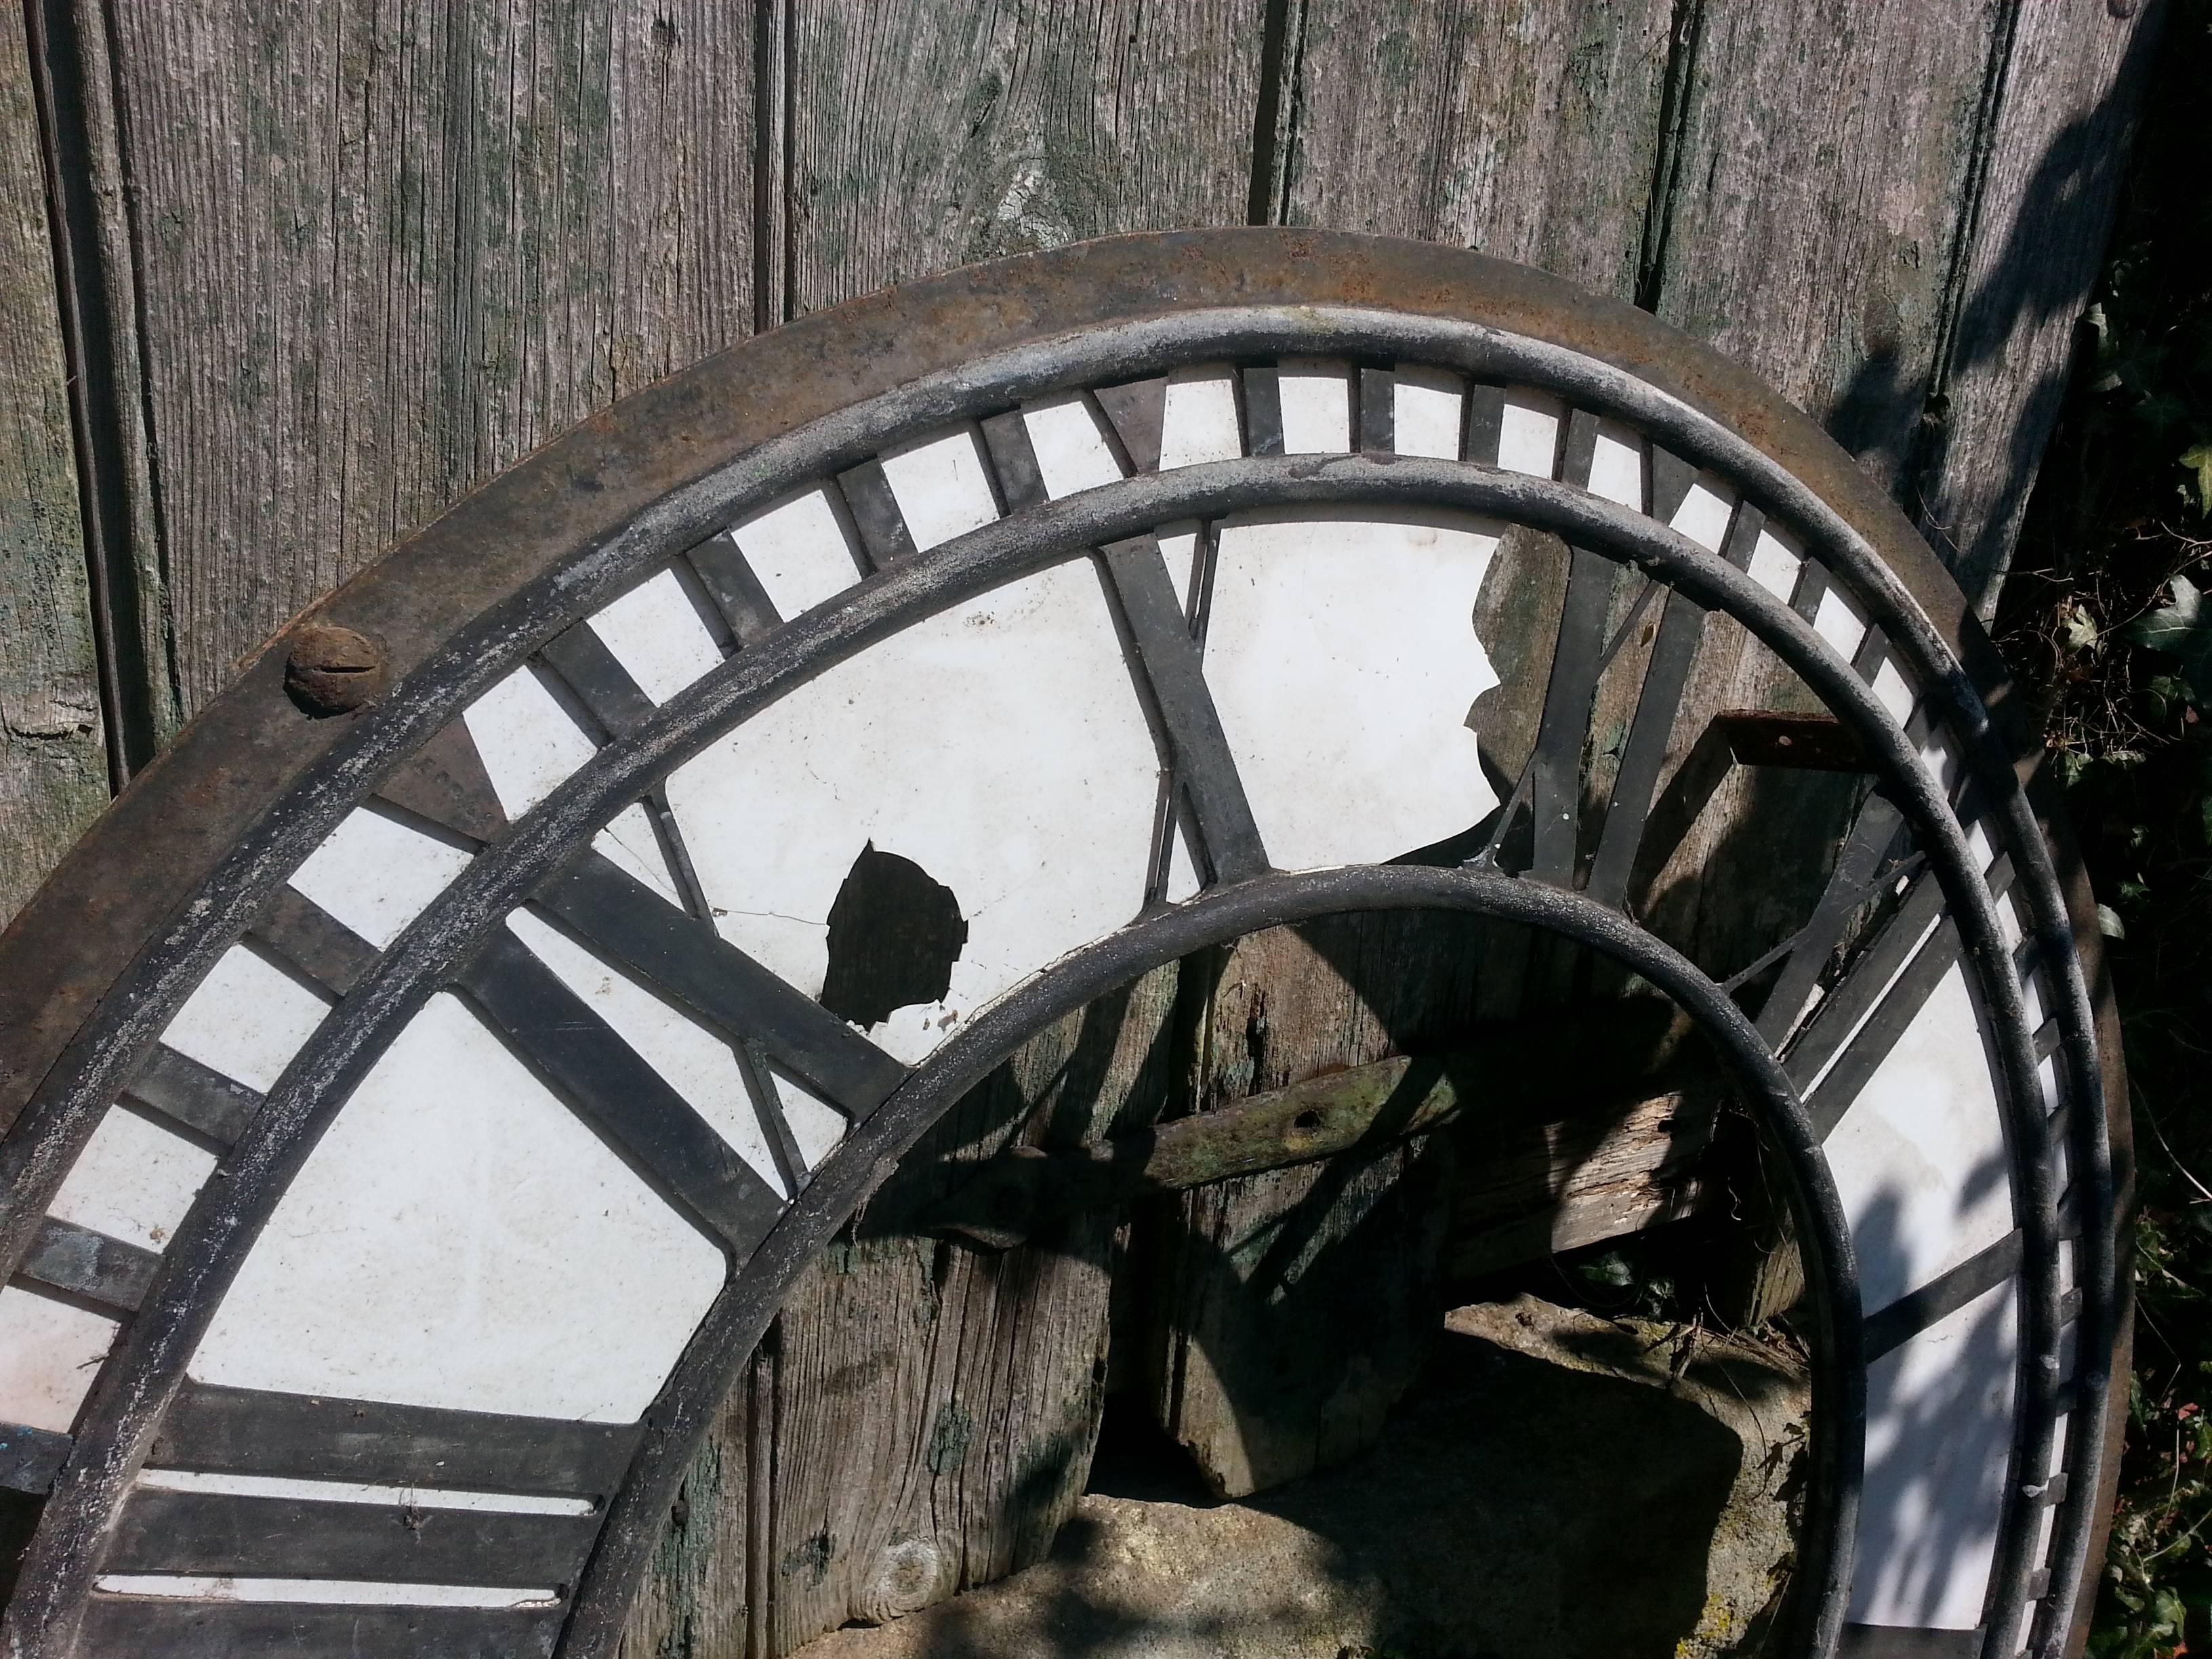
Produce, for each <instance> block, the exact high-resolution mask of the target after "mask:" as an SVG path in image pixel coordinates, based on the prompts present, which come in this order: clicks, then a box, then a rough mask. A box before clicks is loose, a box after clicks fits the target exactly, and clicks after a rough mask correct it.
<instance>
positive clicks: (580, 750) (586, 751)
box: [461, 663, 596, 818]
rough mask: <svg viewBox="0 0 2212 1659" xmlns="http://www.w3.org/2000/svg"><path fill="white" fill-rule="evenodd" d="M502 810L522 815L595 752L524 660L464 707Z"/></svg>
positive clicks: (516, 816)
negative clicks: (523, 662)
mask: <svg viewBox="0 0 2212 1659" xmlns="http://www.w3.org/2000/svg"><path fill="white" fill-rule="evenodd" d="M461 718H462V719H463V720H465V721H466V722H467V724H468V728H469V736H470V738H471V739H473V740H474V741H475V744H476V746H477V756H478V757H479V758H481V759H482V760H483V769H484V775H486V776H487V777H489V779H490V780H491V791H492V793H494V794H495V795H496V796H498V797H499V805H500V810H501V811H503V812H505V813H506V814H507V817H510V818H519V817H521V816H522V815H523V814H524V813H525V812H527V811H529V810H530V809H531V808H532V807H533V806H535V805H538V802H539V801H541V800H544V799H545V797H546V796H548V795H550V794H551V793H553V792H554V791H555V790H556V789H557V788H559V787H561V785H562V784H563V783H565V782H567V781H568V776H569V775H570V774H571V773H573V772H574V771H575V769H577V768H578V767H580V766H581V765H582V764H583V763H585V762H586V761H587V760H589V759H591V757H592V755H593V754H594V753H595V752H596V750H595V747H594V745H593V744H592V740H591V738H589V737H587V736H586V735H585V733H584V731H583V728H582V727H580V726H578V725H577V724H576V722H575V721H574V720H570V719H569V718H568V713H567V711H566V710H564V709H563V708H562V707H561V705H560V703H559V702H557V701H556V699H555V697H554V696H553V694H552V693H551V692H550V691H549V690H546V689H545V686H544V684H543V683H542V682H541V681H540V680H539V679H538V675H537V672H536V671H534V670H533V669H532V668H531V666H530V665H528V664H527V663H526V664H524V665H522V666H521V667H520V668H518V669H516V670H515V671H513V673H512V674H509V675H508V676H507V678H505V679H502V680H501V681H500V682H499V683H498V684H495V685H494V686H493V687H492V688H491V689H490V690H489V691H486V692H485V693H484V694H483V696H481V697H478V698H477V700H476V701H475V702H472V703H471V704H470V705H469V706H468V708H466V709H465V711H463V713H462V715H461Z"/></svg>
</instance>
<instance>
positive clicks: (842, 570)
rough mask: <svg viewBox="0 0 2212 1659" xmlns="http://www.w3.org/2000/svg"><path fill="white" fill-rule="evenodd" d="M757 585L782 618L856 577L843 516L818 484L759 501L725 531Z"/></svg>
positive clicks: (857, 564)
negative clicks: (764, 503)
mask: <svg viewBox="0 0 2212 1659" xmlns="http://www.w3.org/2000/svg"><path fill="white" fill-rule="evenodd" d="M730 537H731V539H732V540H733V541H735V542H736V543H737V544H738V551H739V552H741V553H743V554H744V556H745V562H746V563H747V564H749V565H750V566H751V567H752V572H753V574H754V575H755V576H757V578H759V580H760V585H761V586H763V588H765V589H767V590H768V596H769V599H772V600H774V601H775V609H776V613H777V614H778V615H779V616H781V617H786V618H789V617H796V616H798V615H799V613H800V612H802V611H811V610H812V609H813V608H814V607H815V606H816V605H820V604H821V603H822V602H823V600H825V599H834V598H835V597H836V595H838V594H840V593H842V592H844V591H845V590H846V589H847V588H848V587H851V586H854V584H855V583H857V582H858V581H859V580H860V560H859V558H858V557H857V556H855V555H854V550H853V539H852V535H851V532H850V531H849V530H848V528H847V526H846V524H845V520H844V516H843V514H842V513H840V512H839V511H838V509H837V507H836V504H835V503H833V502H832V501H830V499H829V491H828V490H827V489H825V488H823V486H821V485H818V484H817V485H816V486H815V487H813V488H812V489H803V490H801V491H799V493H798V494H797V495H787V496H786V497H785V498H784V499H783V500H781V501H776V502H774V503H772V504H771V505H769V506H768V507H763V508H762V509H761V510H760V511H759V512H757V513H754V514H753V515H752V516H751V517H750V518H749V519H746V520H744V521H743V522H741V523H739V524H738V526H736V527H735V528H733V529H732V531H731V532H730Z"/></svg>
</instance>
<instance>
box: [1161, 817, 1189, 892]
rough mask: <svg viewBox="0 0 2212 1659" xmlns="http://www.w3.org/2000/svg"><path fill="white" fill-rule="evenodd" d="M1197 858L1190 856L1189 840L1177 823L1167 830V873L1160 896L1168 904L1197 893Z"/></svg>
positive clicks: (1180, 825)
mask: <svg viewBox="0 0 2212 1659" xmlns="http://www.w3.org/2000/svg"><path fill="white" fill-rule="evenodd" d="M1198 888H1199V880H1198V860H1196V859H1194V858H1193V857H1192V856H1191V852H1190V841H1189V838H1188V837H1187V836H1185V835H1184V834H1183V832H1182V824H1181V823H1177V824H1176V825H1175V826H1174V828H1173V829H1170V830H1169V831H1168V875H1167V883H1166V885H1165V886H1164V888H1163V889H1162V890H1161V894H1160V896H1161V897H1162V898H1164V899H1165V900H1166V901H1167V902H1169V903H1170V904H1181V903H1182V902H1183V901H1184V900H1185V899H1187V898H1194V897H1196V896H1197V895H1198Z"/></svg>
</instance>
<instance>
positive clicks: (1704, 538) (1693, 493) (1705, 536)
mask: <svg viewBox="0 0 2212 1659" xmlns="http://www.w3.org/2000/svg"><path fill="white" fill-rule="evenodd" d="M1734 518H1735V502H1734V501H1731V500H1730V499H1729V497H1728V496H1727V495H1724V494H1723V493H1722V492H1721V491H1720V490H1717V489H1713V488H1712V487H1711V485H1710V484H1708V483H1706V482H1705V479H1704V478H1703V477H1700V478H1699V480H1698V481H1697V482H1696V483H1693V484H1692V485H1691V486H1690V488H1689V491H1688V493H1687V494H1686V495H1684V496H1683V497H1682V504H1681V505H1680V507H1676V508H1675V509H1674V518H1673V519H1672V520H1669V521H1668V527H1669V528H1670V529H1674V530H1678V531H1680V532H1681V533H1682V534H1683V535H1685V536H1687V537H1688V538H1690V539H1691V540H1692V541H1693V542H1695V543H1697V544H1698V545H1699V546H1700V547H1703V548H1707V549H1710V550H1711V551H1713V552H1715V553H1717V552H1719V551H1720V550H1721V546H1722V544H1723V543H1724V542H1726V541H1727V540H1728V532H1729V522H1730V520H1733V519H1734Z"/></svg>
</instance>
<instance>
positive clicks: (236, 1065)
mask: <svg viewBox="0 0 2212 1659" xmlns="http://www.w3.org/2000/svg"><path fill="white" fill-rule="evenodd" d="M328 1012H330V1005H329V1004H328V1003H326V1002H325V1001H324V1000H322V999H321V998H320V997H319V996H317V995H316V994H314V993H313V991H310V990H308V989H307V987H305V986H304V985H302V984H301V983H300V981H297V980H295V979H294V978H293V977H292V976H291V975H289V974H287V973H285V972H284V971H283V969H279V968H276V967H275V966H273V965H271V964H270V963H266V962H264V961H263V960H262V959H261V958H260V957H258V956H256V955H254V954H253V952H252V951H249V950H247V949H246V947H245V946H244V945H232V946H231V947H230V949H229V950H228V951H224V952H223V953H222V956H221V957H218V958H216V964H215V966H214V967H213V968H212V969H209V971H208V976H207V977H206V978H205V979H204V980H202V981H200V984H199V988H198V989H197V990H196V991H194V992H193V993H192V994H191V995H190V996H189V997H186V998H185V1006H183V1007H181V1008H179V1009H178V1010H177V1013H176V1018H173V1019H172V1020H171V1021H170V1022H169V1029H168V1030H166V1031H164V1032H162V1033H161V1041H162V1042H165V1043H167V1045H168V1046H169V1047H170V1048H174V1049H175V1050H176V1051H177V1052H178V1053H179V1054H186V1055H189V1056H190V1057H191V1058H192V1059H194V1060H197V1061H199V1063H200V1064H201V1065H203V1066H212V1067H214V1068H215V1069H216V1071H218V1072H221V1073H222V1074H223V1075H224V1076H225V1077H228V1078H231V1079H234V1080H236V1081H237V1082H240V1083H243V1084H245V1085H247V1086H248V1087H249V1088H254V1089H259V1090H261V1091H263V1092H264V1093H266V1092H267V1091H268V1090H269V1088H270V1085H273V1084H274V1083H275V1082H276V1079H277V1078H278V1077H279V1076H281V1075H282V1074H283V1070H284V1068H285V1067H286V1066H289V1065H290V1064H291V1063H292V1056H293V1055H294V1054H298V1053H299V1052H300V1045H301V1043H303V1042H306V1041H307V1039H308V1038H309V1037H310V1036H313V1035H314V1030H315V1028H316V1027H317V1026H318V1025H320V1024H322V1023H323V1016H324V1015H325V1014H326V1013H328Z"/></svg>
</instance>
